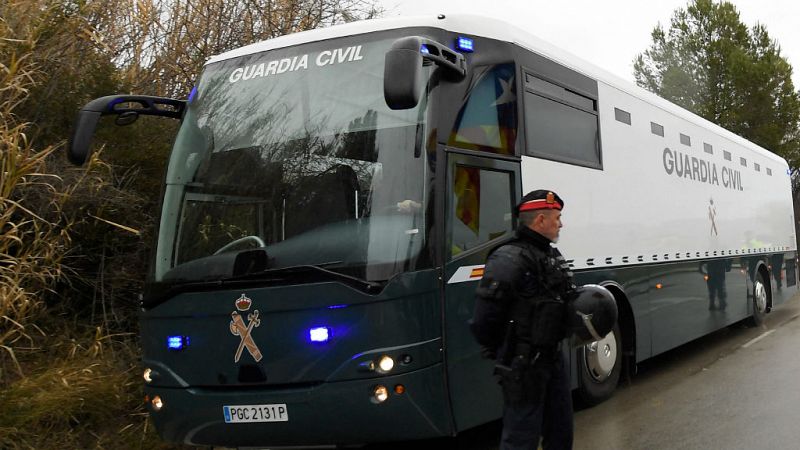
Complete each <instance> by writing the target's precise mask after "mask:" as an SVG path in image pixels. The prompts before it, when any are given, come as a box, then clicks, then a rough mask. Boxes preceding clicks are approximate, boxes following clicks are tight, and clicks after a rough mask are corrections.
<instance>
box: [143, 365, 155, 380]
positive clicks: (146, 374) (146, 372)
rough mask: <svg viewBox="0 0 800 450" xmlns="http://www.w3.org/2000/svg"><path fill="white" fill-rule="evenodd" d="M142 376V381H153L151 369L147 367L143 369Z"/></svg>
mask: <svg viewBox="0 0 800 450" xmlns="http://www.w3.org/2000/svg"><path fill="white" fill-rule="evenodd" d="M142 376H143V377H144V381H145V382H146V383H151V382H152V381H153V369H151V368H149V367H148V368H146V369H144V374H143V375H142Z"/></svg>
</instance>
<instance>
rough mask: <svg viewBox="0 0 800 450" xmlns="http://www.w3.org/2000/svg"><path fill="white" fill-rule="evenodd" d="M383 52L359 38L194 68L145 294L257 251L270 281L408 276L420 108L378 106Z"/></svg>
mask: <svg viewBox="0 0 800 450" xmlns="http://www.w3.org/2000/svg"><path fill="white" fill-rule="evenodd" d="M391 43H392V40H377V41H366V40H365V38H364V37H363V36H362V37H360V38H359V39H358V40H357V41H356V40H355V38H350V39H347V40H341V41H325V42H321V43H312V44H306V45H302V46H295V47H290V48H285V49H278V50H272V51H268V52H262V53H256V54H251V55H246V56H241V57H237V58H233V59H228V60H224V61H221V62H216V63H213V64H210V65H208V66H207V67H206V70H205V72H204V74H203V75H202V77H201V79H200V81H199V83H198V85H197V90H196V92H193V93H192V96H191V97H190V100H189V104H188V108H187V112H186V115H185V117H184V119H183V122H182V125H181V128H180V131H179V132H178V136H177V138H176V142H175V145H174V148H173V151H172V155H171V157H170V162H169V167H168V172H167V177H166V188H165V195H164V202H163V207H162V216H161V224H160V229H159V238H158V250H157V255H156V263H155V270H154V274H153V275H154V278H155V279H154V281H156V282H183V281H202V280H209V279H220V278H225V277H226V276H230V275H231V271H232V267H233V265H234V260H235V258H236V255H237V254H239V253H241V252H244V251H250V250H253V249H256V248H262V249H264V250H265V252H266V255H267V258H268V268H269V269H273V268H287V267H293V266H309V265H318V266H324V267H325V269H326V270H333V271H342V272H347V273H348V274H350V275H354V276H358V277H360V278H363V279H366V280H371V281H373V280H386V279H388V278H389V277H391V276H392V275H394V274H396V273H398V272H401V271H405V270H412V269H414V268H416V264H417V259H418V256H419V254H420V252H421V250H422V248H423V246H424V243H425V228H426V227H425V209H426V196H427V192H428V189H427V187H426V185H427V184H428V181H427V174H426V164H425V163H424V158H422V157H420V156H419V154H420V152H419V151H418V150H416V151H415V147H416V146H418V145H420V144H419V143H421V142H422V140H423V139H422V136H424V133H425V130H424V127H425V120H424V116H425V105H426V101H425V99H424V98H423V100H422V101H421V102H420V105H419V106H418V107H416V108H413V109H409V110H403V111H392V110H390V109H389V108H388V107H387V106H386V103H385V101H384V98H383V71H384V69H383V62H384V55H385V52H386V50H388V48H389V46H390V45H391ZM422 153H423V154H424V152H422ZM415 154H416V156H415Z"/></svg>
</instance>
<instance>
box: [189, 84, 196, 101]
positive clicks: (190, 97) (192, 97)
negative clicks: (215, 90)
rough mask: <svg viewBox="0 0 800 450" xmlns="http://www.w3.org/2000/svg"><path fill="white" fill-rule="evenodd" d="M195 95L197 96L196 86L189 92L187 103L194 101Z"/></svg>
mask: <svg viewBox="0 0 800 450" xmlns="http://www.w3.org/2000/svg"><path fill="white" fill-rule="evenodd" d="M195 95H197V86H195V87H193V88H192V90H191V91H190V92H189V101H188V102H187V103H192V100H194V96H195Z"/></svg>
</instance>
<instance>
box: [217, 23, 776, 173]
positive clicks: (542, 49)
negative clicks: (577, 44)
mask: <svg viewBox="0 0 800 450" xmlns="http://www.w3.org/2000/svg"><path fill="white" fill-rule="evenodd" d="M444 17H445V18H444V19H439V18H438V17H437V16H434V15H430V16H403V17H393V18H386V19H373V20H362V21H357V22H351V23H346V24H342V25H334V26H331V27H327V28H320V29H316V30H309V31H303V32H300V33H294V34H289V35H285V36H280V37H277V38H274V39H269V40H266V41H262V42H257V43H255V44H251V45H247V46H244V47H241V48H238V49H235V50H231V51H229V52H225V53H222V54H220V55H217V56H214V57H212V58H211V59H209V60H208V61H207V62H206V64H213V63H215V62H219V61H223V60H226V59H231V58H236V57H239V56H245V55H250V54H253V53H259V52H264V51H267V50H272V49H276V48H284V47H291V46H293V45H299V44H305V43H308V42H317V41H324V40H327V39H334V38H339V37H343V36H353V35H357V34H363V33H370V32H374V31H382V30H392V29H399V28H408V27H430V28H440V29H443V30H447V31H450V32H454V33H464V34H466V35H472V36H480V37H484V38H490V39H495V40H499V41H505V42H511V43H514V44H516V45H519V46H520V47H523V48H526V49H528V50H531V51H533V52H536V53H539V54H541V55H543V56H546V57H548V58H550V59H552V60H554V61H557V62H559V63H560V64H563V65H565V66H567V67H569V68H570V69H573V70H575V71H577V72H580V73H582V74H584V75H586V76H589V77H591V78H594V79H596V80H598V81H600V82H602V83H605V84H607V85H609V86H613V87H614V88H617V89H619V90H621V91H623V92H626V93H628V94H630V95H632V96H634V97H637V98H640V99H642V100H644V101H646V102H647V103H650V104H651V105H653V106H655V107H658V108H660V109H663V110H665V111H667V112H669V113H672V114H674V115H676V116H678V117H680V118H682V119H684V120H687V121H689V122H693V123H695V124H697V125H698V126H701V127H704V128H711V129H712V130H714V129H716V130H717V132H718V133H719V134H721V135H723V137H725V138H727V139H730V140H731V141H734V142H735V143H737V144H739V145H742V146H744V147H746V148H749V149H751V150H752V151H754V152H756V153H759V154H761V155H762V156H765V157H768V158H770V159H772V160H775V161H778V162H780V163H781V164H782V165H784V166H786V161H785V160H784V159H783V158H781V157H780V156H778V155H776V154H774V153H772V152H770V151H768V150H766V149H764V148H762V147H760V146H758V145H755V144H753V143H752V142H750V141H747V140H746V139H744V138H742V137H741V136H738V135H736V134H734V133H732V132H730V131H728V130H725V129H724V128H722V127H719V126H717V125H716V124H714V123H712V122H709V121H707V120H706V119H703V118H702V117H700V116H698V115H695V114H693V113H691V112H689V111H687V110H685V109H683V108H681V107H679V106H677V105H675V104H673V103H671V102H669V101H667V100H664V99H662V98H661V97H658V96H657V95H655V94H653V93H651V92H649V91H646V90H645V89H642V88H640V87H638V86H636V85H634V84H633V83H631V82H629V81H627V80H624V79H622V78H620V77H618V76H616V75H614V74H611V73H609V72H607V71H605V70H603V69H601V68H599V67H597V66H595V65H594V64H592V63H590V62H587V61H585V60H582V59H580V58H578V57H577V56H575V55H573V54H571V53H569V52H567V51H564V50H562V49H560V48H558V47H555V46H553V45H552V44H550V43H548V42H546V41H543V40H542V39H540V38H538V37H536V36H534V35H532V34H531V33H529V32H528V31H525V30H523V29H521V28H519V27H517V26H516V25H512V24H509V23H507V22H504V21H501V20H498V19H495V18H492V17H485V16H478V15H473V14H444ZM477 51H480V49H477Z"/></svg>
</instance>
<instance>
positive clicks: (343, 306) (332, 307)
mask: <svg viewBox="0 0 800 450" xmlns="http://www.w3.org/2000/svg"><path fill="white" fill-rule="evenodd" d="M341 308H347V305H331V306H328V309H341Z"/></svg>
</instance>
